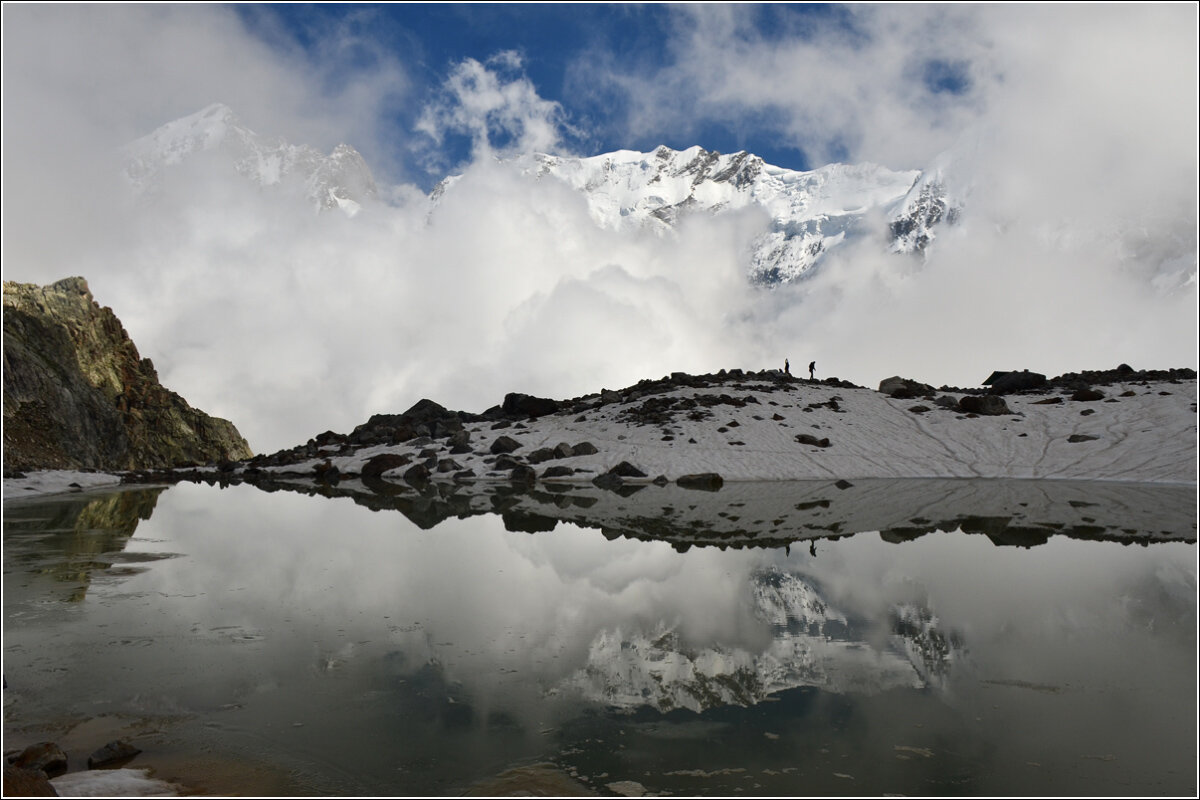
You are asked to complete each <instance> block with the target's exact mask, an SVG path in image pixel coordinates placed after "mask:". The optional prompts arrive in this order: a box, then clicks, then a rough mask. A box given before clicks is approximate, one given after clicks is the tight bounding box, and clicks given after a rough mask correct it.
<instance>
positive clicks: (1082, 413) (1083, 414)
mask: <svg viewBox="0 0 1200 800" xmlns="http://www.w3.org/2000/svg"><path fill="white" fill-rule="evenodd" d="M1095 413H1096V409H1094V408H1085V409H1084V410H1083V411H1080V412H1079V416H1081V417H1090V416H1091V415H1092V414H1095Z"/></svg>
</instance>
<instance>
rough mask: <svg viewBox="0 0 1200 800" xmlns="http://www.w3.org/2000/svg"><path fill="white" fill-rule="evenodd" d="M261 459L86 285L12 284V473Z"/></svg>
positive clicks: (8, 349) (7, 318)
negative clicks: (190, 397) (176, 383)
mask: <svg viewBox="0 0 1200 800" xmlns="http://www.w3.org/2000/svg"><path fill="white" fill-rule="evenodd" d="M251 455H252V453H251V452H250V448H249V446H248V445H247V444H246V440H245V439H243V438H242V436H241V435H240V434H239V433H238V432H237V429H236V428H235V427H234V426H233V424H232V423H230V422H228V421H227V420H223V419H217V418H214V417H210V416H208V415H207V414H205V413H203V412H201V411H197V410H196V409H194V408H192V407H191V406H190V405H188V403H187V401H185V400H184V399H183V398H182V397H180V396H179V395H177V394H175V393H174V392H171V391H169V390H167V389H166V388H164V387H163V386H162V385H161V384H160V383H159V382H158V373H157V372H156V371H155V369H154V364H153V363H151V361H150V359H148V358H141V357H140V356H139V355H138V351H137V347H135V346H134V344H133V342H132V341H131V340H130V339H129V335H128V334H127V333H126V332H125V329H124V327H122V325H121V322H120V320H118V319H117V317H116V315H114V314H113V312H112V310H111V309H109V308H101V307H100V305H99V304H98V303H96V301H95V300H94V299H93V298H92V294H91V291H90V290H89V289H88V285H87V281H85V280H84V279H83V278H67V279H65V280H61V281H58V282H57V283H54V284H51V285H49V286H45V287H42V286H35V285H33V284H21V283H11V282H8V281H6V282H5V283H4V470H5V472H6V473H7V472H10V471H13V470H21V469H100V470H128V469H160V468H167V467H178V466H188V465H197V464H206V463H211V462H216V461H223V460H238V459H244V458H249V457H250V456H251Z"/></svg>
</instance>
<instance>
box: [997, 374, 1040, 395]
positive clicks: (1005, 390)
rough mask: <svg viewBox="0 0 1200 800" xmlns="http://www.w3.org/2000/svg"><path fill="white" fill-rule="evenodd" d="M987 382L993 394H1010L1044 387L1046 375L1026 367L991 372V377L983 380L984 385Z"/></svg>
mask: <svg viewBox="0 0 1200 800" xmlns="http://www.w3.org/2000/svg"><path fill="white" fill-rule="evenodd" d="M989 383H990V384H991V387H992V388H991V391H992V393H993V394H1012V393H1014V392H1025V391H1029V390H1031V389H1041V388H1044V387H1045V386H1046V376H1045V375H1043V374H1041V373H1040V372H1030V371H1029V370H1027V369H1026V370H1021V371H1020V372H993V373H992V375H991V377H990V378H989V379H988V380H986V381H984V384H985V385H986V384H989Z"/></svg>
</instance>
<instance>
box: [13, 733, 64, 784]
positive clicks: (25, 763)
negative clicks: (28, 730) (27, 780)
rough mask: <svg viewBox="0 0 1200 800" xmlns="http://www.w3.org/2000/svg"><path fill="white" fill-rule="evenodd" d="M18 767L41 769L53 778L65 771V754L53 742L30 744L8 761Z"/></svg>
mask: <svg viewBox="0 0 1200 800" xmlns="http://www.w3.org/2000/svg"><path fill="white" fill-rule="evenodd" d="M10 763H11V764H12V765H13V766H14V767H19V768H20V769H32V770H41V771H42V772H44V773H46V775H47V776H48V777H51V778H54V777H57V776H59V775H62V774H63V773H64V772H66V771H67V754H66V753H64V752H63V751H62V748H61V747H59V746H58V745H56V744H55V743H54V742H41V743H39V744H31V745H29V747H26V748H25V749H24V750H22V751H21V753H20V754H19V755H18V756H17V757H16V758H14V759H12V760H11V762H10Z"/></svg>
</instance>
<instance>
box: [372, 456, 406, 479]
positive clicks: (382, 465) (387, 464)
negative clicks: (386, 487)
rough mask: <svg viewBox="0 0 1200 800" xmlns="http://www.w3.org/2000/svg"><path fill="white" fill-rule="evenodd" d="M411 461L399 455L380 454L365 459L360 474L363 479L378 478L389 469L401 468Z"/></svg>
mask: <svg viewBox="0 0 1200 800" xmlns="http://www.w3.org/2000/svg"><path fill="white" fill-rule="evenodd" d="M411 460H412V459H411V458H409V457H408V456H406V455H401V454H399V453H380V454H379V455H377V456H372V457H371V458H369V459H367V463H365V464H363V467H362V472H361V473H360V474H361V475H362V477H364V478H378V477H379V476H380V475H382V474H383V473H385V472H387V471H388V470H389V469H395V468H396V467H402V466H404V465H405V464H407V463H409V461H411Z"/></svg>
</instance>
